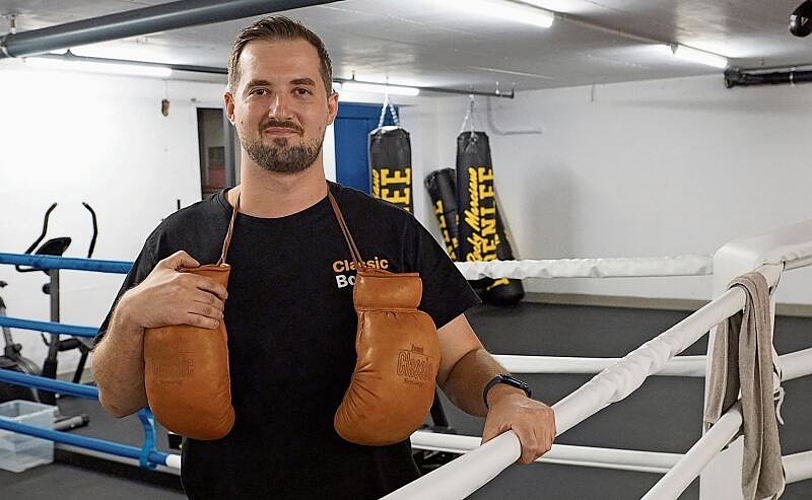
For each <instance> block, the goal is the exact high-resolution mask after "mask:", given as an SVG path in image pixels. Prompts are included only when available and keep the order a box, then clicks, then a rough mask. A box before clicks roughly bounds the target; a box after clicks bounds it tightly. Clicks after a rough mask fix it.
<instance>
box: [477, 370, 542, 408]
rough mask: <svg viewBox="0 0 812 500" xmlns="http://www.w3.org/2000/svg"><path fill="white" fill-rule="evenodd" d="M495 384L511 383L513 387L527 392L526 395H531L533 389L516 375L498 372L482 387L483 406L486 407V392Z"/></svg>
mask: <svg viewBox="0 0 812 500" xmlns="http://www.w3.org/2000/svg"><path fill="white" fill-rule="evenodd" d="M496 384H507V385H512V386H513V387H517V388H519V389H521V390H523V391H524V393H525V394H527V397H528V398H529V397H531V396H532V395H533V391H531V390H530V386H529V385H527V382H524V381H523V380H519V379H517V378H516V377H513V376H511V375H507V374H505V373H500V374H499V375H497V376H495V377H493V378H492V379H490V380H489V381H488V383H487V384H485V388H484V389H482V400H483V401H484V402H485V408H488V392H489V391H490V390H491V388H493V386H495V385H496Z"/></svg>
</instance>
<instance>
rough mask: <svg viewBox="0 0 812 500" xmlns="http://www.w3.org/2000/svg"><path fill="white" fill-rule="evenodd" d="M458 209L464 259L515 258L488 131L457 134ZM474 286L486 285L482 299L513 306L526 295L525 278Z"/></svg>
mask: <svg viewBox="0 0 812 500" xmlns="http://www.w3.org/2000/svg"><path fill="white" fill-rule="evenodd" d="M457 210H458V212H459V253H458V256H459V260H460V261H463V262H479V261H482V262H488V261H491V260H513V252H512V249H511V248H510V244H509V243H508V241H507V235H506V234H505V230H504V226H503V225H502V222H501V220H500V218H499V213H498V210H497V206H496V192H495V190H494V184H493V162H492V161H491V148H490V144H489V142H488V136H487V135H486V134H485V133H484V132H463V133H461V134H460V135H459V137H457ZM472 285H474V286H481V287H483V288H484V290H483V291H482V292H481V295H482V299H483V300H484V301H485V302H488V303H491V304H495V305H512V304H515V303H517V302H519V301H520V300H522V298H523V297H524V287H523V286H522V282H521V280H516V279H507V278H500V279H496V280H494V279H491V278H488V279H485V280H479V281H477V282H473V283H472Z"/></svg>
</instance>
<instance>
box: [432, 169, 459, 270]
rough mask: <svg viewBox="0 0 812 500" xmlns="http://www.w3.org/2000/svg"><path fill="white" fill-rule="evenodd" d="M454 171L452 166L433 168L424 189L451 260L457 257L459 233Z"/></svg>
mask: <svg viewBox="0 0 812 500" xmlns="http://www.w3.org/2000/svg"><path fill="white" fill-rule="evenodd" d="M456 175H457V174H456V173H455V172H454V169H453V168H444V169H441V170H435V171H434V172H432V173H430V174H429V175H428V176H427V177H426V191H428V193H429V197H430V198H431V205H432V206H433V207H434V215H435V216H437V222H438V223H439V224H440V231H442V233H443V242H444V243H445V249H446V252H448V256H449V257H451V260H459V259H458V258H457V248H458V246H459V234H458V232H457V193H456V189H455V187H454V183H455V182H456V178H455V177H456Z"/></svg>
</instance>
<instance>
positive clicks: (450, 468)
mask: <svg viewBox="0 0 812 500" xmlns="http://www.w3.org/2000/svg"><path fill="white" fill-rule="evenodd" d="M0 264H21V265H27V266H33V267H38V268H41V269H73V270H82V271H91V272H107V273H126V272H127V271H128V270H129V267H130V265H131V263H129V262H118V261H99V260H90V259H78V258H66V257H49V256H36V255H35V256H31V255H16V254H5V253H0ZM811 264H812V221H806V222H803V223H800V224H796V225H793V226H788V227H785V228H781V229H778V230H776V231H773V232H771V233H768V234H766V235H762V236H758V237H755V238H744V239H740V240H734V241H732V242H730V243H728V244H727V245H725V246H723V247H722V248H720V249H719V250H718V251H717V252H716V253H715V254H714V255H713V256H710V255H688V256H680V257H665V258H643V259H635V258H632V259H565V260H544V261H515V262H514V261H510V262H497V261H493V262H486V263H461V264H459V267H460V269H461V271H462V272H463V274H464V275H465V276H466V278H468V279H478V278H482V277H492V278H503V277H505V278H516V279H525V278H560V277H582V278H612V277H618V278H619V277H627V278H628V277H644V276H702V275H710V274H713V276H714V278H713V279H714V295H715V296H716V298H715V299H714V300H713V301H711V302H710V303H708V304H707V305H705V306H704V307H702V308H700V309H699V310H697V311H696V312H694V313H693V314H691V315H690V316H688V317H687V318H685V319H684V320H683V321H680V322H679V323H677V324H676V325H674V326H673V327H671V328H669V329H668V330H666V331H665V332H663V333H661V334H660V335H658V336H656V337H655V338H653V339H652V340H650V341H648V342H646V343H645V344H643V345H642V346H640V347H639V348H637V349H635V350H633V351H632V352H630V353H629V354H627V355H626V356H624V357H623V358H570V357H545V356H497V359H498V360H499V361H500V362H501V363H502V364H503V365H504V366H505V367H506V368H507V369H508V370H510V371H511V372H514V373H578V374H585V373H587V374H596V375H595V376H594V377H593V378H592V379H591V380H590V381H588V382H587V383H585V384H584V385H582V386H581V387H580V388H578V389H576V390H575V391H573V392H572V393H571V394H569V395H568V396H566V397H565V398H563V399H562V400H560V401H559V402H558V403H556V404H555V405H553V410H554V411H555V414H556V425H557V434H559V435H560V434H562V433H564V432H566V431H567V430H569V429H571V428H573V427H575V426H577V425H578V424H580V423H581V422H583V421H585V420H587V419H588V418H590V417H591V416H593V415H595V414H596V413H597V412H599V411H600V410H602V409H603V408H606V407H607V406H609V405H611V404H613V403H616V402H619V401H621V400H623V399H624V398H626V397H627V396H629V395H630V394H632V393H633V392H634V391H635V390H636V389H637V388H639V387H640V386H641V385H642V384H643V382H644V381H645V380H646V379H647V377H649V376H654V375H656V376H688V377H704V376H705V373H706V371H707V366H708V362H707V360H706V359H705V358H706V357H705V356H680V357H678V358H675V356H677V354H679V353H681V352H682V351H683V350H684V349H686V348H687V347H688V346H690V345H691V344H693V343H694V342H696V341H697V340H698V339H700V338H701V337H702V336H703V335H704V334H705V333H707V332H709V331H710V332H711V337H710V339H709V349H710V346H711V345H712V342H713V330H714V329H715V327H716V325H718V324H719V323H720V322H722V321H724V320H726V319H727V318H728V317H730V316H732V315H734V314H736V313H737V312H739V311H740V310H741V309H742V308H743V307H744V303H745V292H744V291H742V290H741V289H740V288H738V287H736V288H732V289H730V290H728V289H727V285H728V283H729V282H730V281H731V280H732V279H733V278H734V277H736V276H738V275H740V274H744V273H746V272H749V271H753V270H755V271H757V272H759V273H761V274H763V275H764V276H765V278H766V279H767V281H768V283H769V285H770V286H771V287H774V286H776V284H777V283H778V281H779V279H780V277H781V275H782V273H784V272H787V271H791V270H793V269H798V268H802V267H807V266H809V265H811ZM770 313H771V320H772V319H774V314H775V304H774V299H773V302H772V303H771V310H770ZM0 326H7V327H10V328H20V329H27V330H32V331H44V332H53V333H60V334H66V335H73V336H79V337H93V336H94V335H95V332H96V328H95V327H86V326H75V325H65V324H61V323H50V322H42V321H29V320H24V319H20V318H11V317H2V316H0ZM777 363H778V364H779V365H780V366H781V368H782V380H783V381H787V380H792V379H795V378H799V377H803V376H807V375H810V374H812V349H805V350H801V351H798V352H794V353H789V354H784V355H782V356H780V357H779V358H778V360H777ZM0 381H3V382H7V383H11V384H18V385H27V386H30V387H35V388H39V389H43V390H50V391H55V392H59V393H61V394H70V395H74V396H78V397H83V398H87V399H98V392H97V390H96V389H95V388H94V387H90V386H86V385H80V384H71V383H68V382H61V381H55V380H52V379H49V378H44V377H38V376H32V375H24V374H20V373H16V372H11V371H9V370H0ZM139 417H140V419H141V422H142V424H143V428H144V433H145V438H144V444H143V446H142V447H141V448H137V447H132V446H124V445H121V444H117V443H113V442H109V441H104V440H100V439H93V438H88V437H84V436H77V435H71V434H69V433H66V432H60V431H51V430H45V429H41V428H38V427H32V426H28V425H23V424H18V423H14V422H10V421H4V420H3V419H0V429H5V430H10V431H13V432H19V433H21V434H26V435H31V436H35V437H39V438H43V439H49V440H53V441H55V442H57V443H63V444H65V445H70V446H72V447H78V448H82V449H87V450H92V451H93V452H95V453H100V454H103V455H106V456H111V457H124V458H125V459H127V460H129V461H131V462H135V463H138V464H139V465H140V466H141V467H144V468H155V467H156V466H161V467H168V468H170V469H174V470H178V469H179V468H180V456H178V455H175V454H168V453H165V452H161V451H159V450H157V449H156V448H155V427H154V420H153V419H152V416H151V414H150V413H149V412H148V411H147V410H143V411H142V412H140V413H139ZM741 423H742V415H741V412H740V411H739V409H738V407H735V406H734V407H733V408H732V409H730V410H729V411H728V412H727V413H726V414H725V415H724V416H723V417H722V418H721V419H720V420H719V421H718V422H717V423H716V424H715V425H714V426H713V427H712V428H711V429H710V430H709V431H708V432H706V433H705V434H704V435H703V436H702V437H701V438H700V439H699V440H698V441H697V442H696V443H695V444H694V445H693V446H692V447H691V448H690V449H689V450H688V451H687V452H686V453H684V454H681V453H665V452H649V451H636V450H622V449H610V448H597V447H588V446H572V445H560V444H555V445H553V448H552V450H550V452H548V453H547V454H546V455H545V456H543V457H542V458H540V459H539V460H538V461H539V462H542V463H545V462H546V463H558V464H567V465H579V466H588V467H601V468H609V469H618V470H630V471H640V472H651V473H660V474H663V477H662V479H661V480H660V481H659V482H658V483H657V484H655V486H654V487H653V488H652V489H651V490H650V491H649V492H648V493H647V494H646V495H645V496H644V497H643V498H644V499H647V500H653V499H658V500H659V499H675V498H677V497H678V496H679V495H680V494H681V493H682V492H683V491H684V490H685V489H686V488H687V487H688V485H690V483H691V482H692V481H693V480H694V479H695V478H697V477H698V476H700V474H702V472H703V470H704V469H705V468H706V466H708V465H709V464H711V466H713V467H717V468H718V467H721V469H717V470H722V471H724V472H723V476H724V477H723V479H722V480H721V483H722V485H721V488H722V489H723V491H722V490H719V489H717V490H714V491H706V490H705V489H704V486H701V487H702V488H703V489H702V497H703V498H713V499H721V500H725V499H728V498H731V499H732V498H740V490H738V491H739V496H738V497H737V496H736V491H737V489H738V488H739V483H738V481H740V478H739V477H737V475H736V465H735V456H734V457H733V462H732V463H733V465H731V464H730V463H726V462H730V457H729V456H728V457H727V458H725V457H723V456H722V455H725V453H726V454H728V455H731V454H735V453H736V450H735V446H731V447H730V448H731V449H730V450H728V451H726V452H725V453H720V450H722V449H723V448H725V447H726V446H727V445H728V444H729V443H730V442H731V440H732V438H733V437H734V436H735V435H736V434H737V433H738V431H739V428H740V427H741ZM697 425H701V422H697ZM411 440H412V446H413V447H414V448H416V449H427V450H438V451H447V452H454V453H463V455H462V456H461V457H459V458H457V459H455V460H453V461H452V462H449V463H448V464H446V465H444V466H442V467H440V468H438V469H437V470H435V471H433V472H431V473H429V474H426V475H425V476H423V477H421V478H420V479H418V480H416V481H414V482H412V483H410V484H408V485H406V486H405V487H403V488H401V489H399V490H397V491H395V492H393V493H391V494H389V495H387V496H386V497H384V498H387V499H417V498H420V499H456V498H464V497H466V496H468V495H470V494H471V493H473V492H474V491H476V490H477V489H479V488H480V487H482V486H483V485H485V484H486V483H487V482H489V481H490V480H491V479H493V478H494V477H496V476H497V475H498V474H499V473H500V472H502V471H503V470H504V469H505V468H507V467H508V466H510V465H511V464H513V463H514V462H515V461H516V460H517V459H518V458H519V455H520V445H519V441H518V438H517V437H516V435H515V434H514V433H513V432H512V431H509V432H507V433H504V434H502V435H500V436H498V437H497V438H495V439H493V440H491V441H490V442H488V443H486V444H484V445H482V446H480V445H479V441H480V438H479V437H477V436H460V435H449V434H437V433H430V432H424V431H417V432H416V433H414V434H413V435H412V437H411ZM739 441H740V440H739ZM738 453H739V455H740V454H741V451H740V450H739V452H738ZM782 460H783V465H784V468H785V471H786V481H787V483H788V484H789V483H793V482H797V481H803V480H806V479H810V478H812V451H806V452H800V453H795V454H792V455H787V456H784V457H783V459H782ZM739 468H740V466H739ZM714 482H715V483H719V482H720V481H719V480H718V476H717V480H716V481H714ZM703 483H704V482H703ZM715 487H719V485H718V484H717V485H716V486H715Z"/></svg>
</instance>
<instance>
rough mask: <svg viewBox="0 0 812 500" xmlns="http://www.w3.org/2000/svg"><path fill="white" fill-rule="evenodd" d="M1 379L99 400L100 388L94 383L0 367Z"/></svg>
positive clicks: (15, 383)
mask: <svg viewBox="0 0 812 500" xmlns="http://www.w3.org/2000/svg"><path fill="white" fill-rule="evenodd" d="M0 381H2V382H7V383H9V384H14V385H22V386H25V387H33V388H35V389H42V390H44V391H50V392H58V393H59V394H70V395H71V396H76V397H80V398H85V399H92V400H95V401H98V400H99V390H98V389H97V388H95V387H93V386H92V385H84V384H74V383H72V382H63V381H61V380H54V379H52V378H48V377H40V376H39V375H28V374H25V373H20V372H16V371H14V370H3V369H0Z"/></svg>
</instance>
